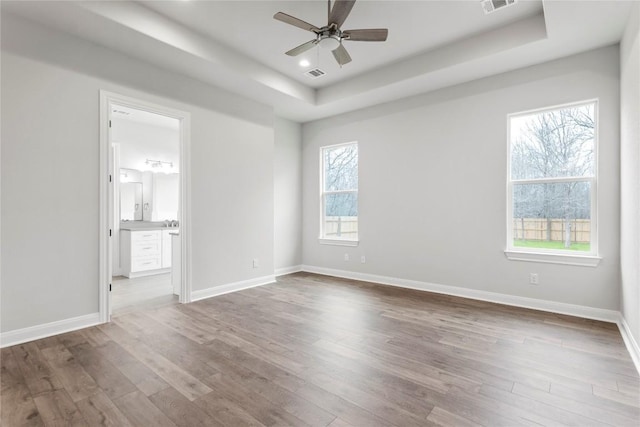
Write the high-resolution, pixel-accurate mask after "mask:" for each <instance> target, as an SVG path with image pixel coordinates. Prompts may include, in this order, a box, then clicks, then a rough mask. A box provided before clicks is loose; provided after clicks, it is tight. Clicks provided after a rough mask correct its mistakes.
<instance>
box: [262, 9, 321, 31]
mask: <svg viewBox="0 0 640 427" xmlns="http://www.w3.org/2000/svg"><path fill="white" fill-rule="evenodd" d="M273 19H277V20H278V21H282V22H284V23H285V24H289V25H293V26H294V27H298V28H302V29H303V30H307V31H312V32H314V33H317V32H319V31H320V28H318V27H316V26H315V25H312V24H309V23H308V22H304V21H303V20H302V19H298V18H296V17H295V16H291V15H287V14H286V13H282V12H278V13H276V14H275V15H273Z"/></svg>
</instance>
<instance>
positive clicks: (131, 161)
mask: <svg viewBox="0 0 640 427" xmlns="http://www.w3.org/2000/svg"><path fill="white" fill-rule="evenodd" d="M112 122H113V124H112V126H111V137H112V141H113V142H115V143H119V144H120V167H121V168H128V169H137V170H143V169H144V167H145V161H146V160H147V159H151V160H160V161H163V162H171V163H173V172H179V171H180V134H179V131H178V129H171V128H168V127H161V126H154V125H150V124H148V123H137V122H132V121H129V120H123V119H113V120H112Z"/></svg>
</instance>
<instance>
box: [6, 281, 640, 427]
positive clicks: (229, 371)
mask: <svg viewBox="0 0 640 427" xmlns="http://www.w3.org/2000/svg"><path fill="white" fill-rule="evenodd" d="M1 375H2V389H1V394H2V396H1V397H2V417H1V418H2V425H3V426H21V425H60V426H75V425H114V426H190V427H191V426H245V425H250V426H263V425H264V426H276V425H278V426H280V425H291V426H304V425H312V426H331V427H344V426H367V427H368V426H391V425H396V426H435V425H443V426H476V425H485V426H516V425H525V426H538V425H554V426H555V425H574V426H595V425H612V426H638V425H639V423H640V379H639V377H638V373H637V372H636V370H635V368H634V366H633V363H632V361H631V359H630V356H629V355H628V353H627V351H626V349H625V346H624V344H623V342H622V339H621V337H620V334H619V332H618V330H617V328H616V326H615V325H613V324H607V323H602V322H596V321H590V320H584V319H577V318H572V317H569V316H562V315H555V314H549V313H542V312H536V311H533V310H526V309H519V308H513V307H507V306H501V305H497V304H491V303H485V302H480V301H473V300H466V299H462V298H456V297H449V296H443V295H437V294H430V293H425V292H419V291H411V290H405V289H399V288H393V287H385V286H378V285H372V284H367V283H362V282H356V281H350V280H343V279H336V278H330V277H325V276H318V275H312V274H305V273H298V274H294V275H290V276H285V277H282V278H279V279H278V282H277V283H276V284H272V285H267V286H263V287H259V288H253V289H249V290H245V291H242V292H236V293H232V294H228V295H223V296H219V297H216V298H211V299H208V300H204V301H200V302H197V303H193V304H188V305H168V306H161V307H146V308H143V309H142V310H140V311H137V312H125V313H122V314H120V315H117V316H114V318H113V321H112V322H111V323H110V324H106V325H101V326H97V327H93V328H88V329H84V330H81V331H76V332H71V333H67V334H63V335H59V336H56V337H52V338H47V339H43V340H39V341H34V342H31V343H27V344H22V345H17V346H14V347H10V348H5V349H2V374H1Z"/></svg>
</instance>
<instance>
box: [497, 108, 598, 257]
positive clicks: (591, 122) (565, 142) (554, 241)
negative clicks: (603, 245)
mask: <svg viewBox="0 0 640 427" xmlns="http://www.w3.org/2000/svg"><path fill="white" fill-rule="evenodd" d="M595 109H596V104H595V102H592V103H588V104H581V105H573V106H567V107H564V108H558V109H553V110H547V111H542V112H536V113H528V114H521V115H514V116H511V117H510V130H511V135H510V139H511V171H510V175H511V181H510V188H511V202H512V211H511V212H512V219H511V223H510V224H509V226H510V227H511V232H512V237H513V241H512V245H513V246H514V247H524V248H535V249H544V250H574V251H586V252H591V251H592V250H593V249H594V248H592V247H591V243H592V241H593V235H592V233H593V231H594V227H592V225H593V224H592V219H593V215H592V203H591V199H592V192H593V191H594V187H595V177H596V163H595V149H596V145H595V141H596V133H595V132H596V124H595Z"/></svg>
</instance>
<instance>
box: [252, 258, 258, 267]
mask: <svg viewBox="0 0 640 427" xmlns="http://www.w3.org/2000/svg"><path fill="white" fill-rule="evenodd" d="M258 267H260V260H259V259H258V258H254V259H253V268H258Z"/></svg>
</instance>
